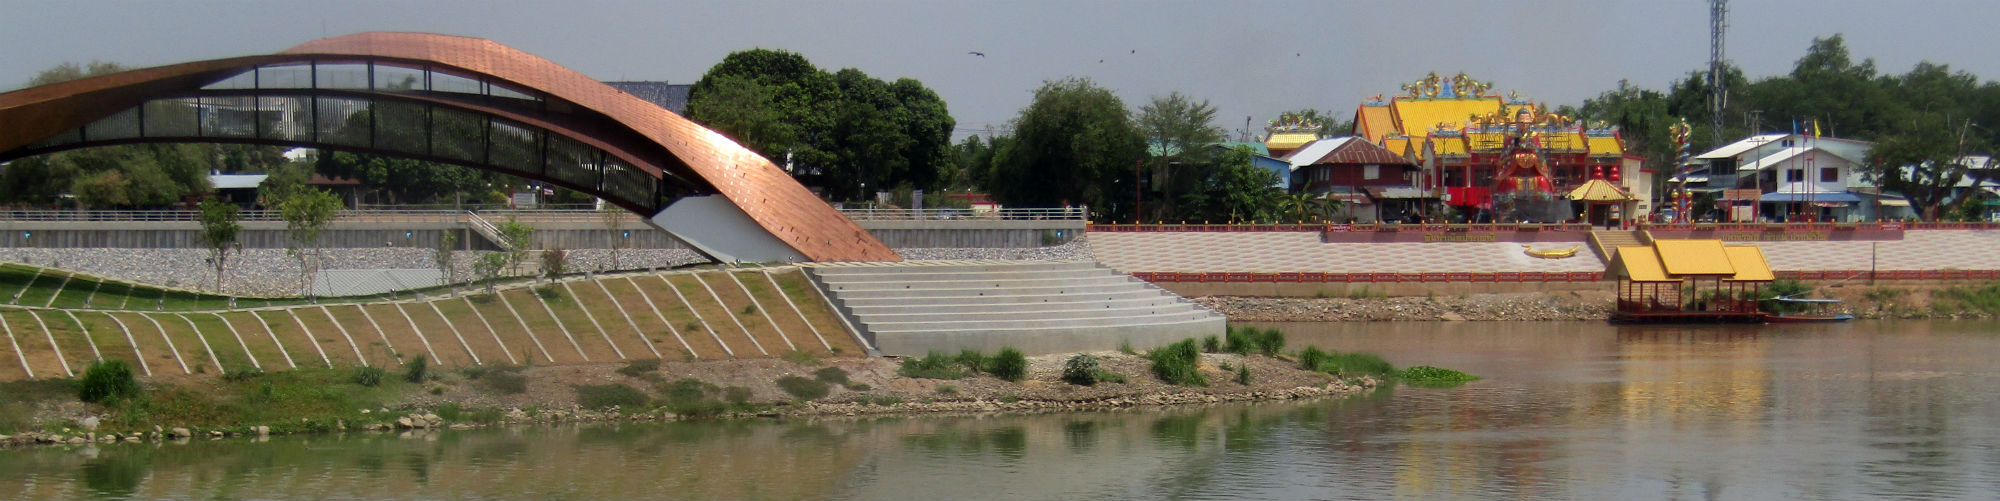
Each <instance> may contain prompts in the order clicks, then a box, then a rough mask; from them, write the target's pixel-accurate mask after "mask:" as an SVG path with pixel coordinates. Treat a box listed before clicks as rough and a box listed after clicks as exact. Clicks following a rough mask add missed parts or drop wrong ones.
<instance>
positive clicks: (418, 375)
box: [403, 355, 430, 383]
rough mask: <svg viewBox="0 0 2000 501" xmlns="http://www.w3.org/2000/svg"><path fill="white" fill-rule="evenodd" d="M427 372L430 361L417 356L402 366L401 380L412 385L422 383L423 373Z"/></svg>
mask: <svg viewBox="0 0 2000 501" xmlns="http://www.w3.org/2000/svg"><path fill="white" fill-rule="evenodd" d="M429 371H430V360H429V359H425V358H424V356H423V355H417V357H416V358H412V359H410V361H409V362H408V363H404V364H403V380H404V381H409V382H412V383H421V382H424V373H426V372H429Z"/></svg>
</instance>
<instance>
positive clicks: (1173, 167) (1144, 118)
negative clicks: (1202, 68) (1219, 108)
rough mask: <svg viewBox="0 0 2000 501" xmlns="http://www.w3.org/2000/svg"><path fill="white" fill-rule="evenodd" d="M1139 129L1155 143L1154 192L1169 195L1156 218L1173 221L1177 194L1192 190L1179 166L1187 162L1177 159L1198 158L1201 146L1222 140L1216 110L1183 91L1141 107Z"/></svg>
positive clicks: (1160, 97)
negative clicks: (1185, 181)
mask: <svg viewBox="0 0 2000 501" xmlns="http://www.w3.org/2000/svg"><path fill="white" fill-rule="evenodd" d="M1138 126H1139V130H1140V132H1142V133H1144V134H1145V135H1146V139H1147V140H1148V141H1150V142H1151V143H1152V150H1153V151H1152V153H1153V159H1154V165H1155V167H1154V171H1153V176H1152V177H1153V191H1154V192H1157V193H1162V194H1165V195H1166V196H1163V197H1159V199H1160V200H1162V201H1164V202H1165V203H1163V204H1161V207H1160V208H1159V210H1158V211H1157V212H1156V214H1157V215H1156V216H1155V217H1154V218H1153V219H1164V218H1172V217H1174V215H1176V214H1177V213H1176V212H1175V210H1174V203H1173V202H1174V199H1175V197H1176V195H1177V194H1179V193H1183V192H1185V191H1187V190H1188V189H1189V188H1190V186H1186V185H1185V184H1186V183H1184V182H1182V181H1184V180H1185V176H1182V175H1181V174H1180V172H1179V171H1180V170H1181V169H1180V168H1178V167H1177V165H1180V164H1183V163H1184V162H1180V161H1178V160H1177V159H1180V160H1185V159H1187V158H1189V157H1192V156H1194V155H1197V154H1199V153H1198V152H1197V150H1198V149H1200V148H1201V147H1202V145H1206V144H1210V143H1215V142H1219V141H1221V140H1222V128H1221V127H1216V126H1215V107H1214V106H1211V105H1209V104H1208V100H1206V99H1203V100H1201V102H1195V101H1194V100H1193V99H1190V98H1188V97H1187V96H1183V95H1181V93H1180V92H1174V93H1171V94H1168V95H1166V96H1153V99H1152V102H1149V103H1146V105H1145V106H1141V107H1139V118H1138Z"/></svg>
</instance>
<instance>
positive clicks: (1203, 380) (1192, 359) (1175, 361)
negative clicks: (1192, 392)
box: [1146, 339, 1208, 386]
mask: <svg viewBox="0 0 2000 501" xmlns="http://www.w3.org/2000/svg"><path fill="white" fill-rule="evenodd" d="M1146 358H1148V359H1151V360H1152V361H1153V375H1155V376H1158V377H1159V378H1160V380H1161V381H1165V382H1167V383H1168V384H1173V385H1179V386H1208V377H1207V376H1204V375H1202V373H1201V368H1200V364H1201V350H1199V349H1197V348H1196V347H1195V344H1194V340H1193V339H1183V340H1181V341H1180V342H1178V343H1174V344H1170V345H1166V346H1162V347H1160V348H1156V349H1154V350H1153V351H1149V352H1146Z"/></svg>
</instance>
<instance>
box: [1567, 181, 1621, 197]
mask: <svg viewBox="0 0 2000 501" xmlns="http://www.w3.org/2000/svg"><path fill="white" fill-rule="evenodd" d="M1569 199H1570V200H1576V201H1579V202H1624V201H1628V200H1632V195H1629V194H1626V193H1625V190H1621V189H1618V187H1617V186H1614V185H1612V184H1611V182H1610V181H1605V180H1603V179H1592V180H1589V181H1585V182H1584V183H1583V186H1578V187H1576V189H1574V190H1570V191H1569Z"/></svg>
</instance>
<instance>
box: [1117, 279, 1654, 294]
mask: <svg viewBox="0 0 2000 501" xmlns="http://www.w3.org/2000/svg"><path fill="white" fill-rule="evenodd" d="M1153 285H1157V286H1159V287H1160V288H1162V289H1166V290H1169V291H1173V292H1174V293H1175V294H1180V295H1182V296H1188V297H1198V296H1253V297H1315V296H1326V297H1351V296H1362V295H1370V296H1372V295H1383V296H1423V295H1429V294H1441V295H1458V294H1497V293H1508V292H1567V291H1610V290H1613V289H1615V288H1616V287H1617V285H1616V283H1614V282H1602V281H1600V282H1519V283H1514V282H1506V283H1490V282H1402V283H1367V282H1327V283H1276V282H1265V283H1255V282H1206V283H1203V282H1160V283H1155V284H1153Z"/></svg>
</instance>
